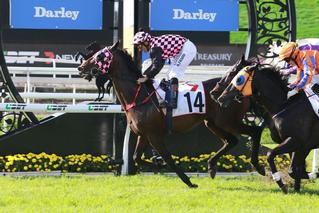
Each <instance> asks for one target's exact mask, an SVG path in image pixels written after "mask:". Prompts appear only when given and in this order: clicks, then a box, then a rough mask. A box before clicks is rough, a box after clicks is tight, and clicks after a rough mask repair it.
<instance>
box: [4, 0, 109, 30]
mask: <svg viewBox="0 0 319 213" xmlns="http://www.w3.org/2000/svg"><path fill="white" fill-rule="evenodd" d="M102 4H103V3H102V0H90V1H88V0H28V1H21V0H10V27H11V28H14V29H64V30H65V29H67V30H68V29H76V30H101V29H102V9H103V7H102Z"/></svg>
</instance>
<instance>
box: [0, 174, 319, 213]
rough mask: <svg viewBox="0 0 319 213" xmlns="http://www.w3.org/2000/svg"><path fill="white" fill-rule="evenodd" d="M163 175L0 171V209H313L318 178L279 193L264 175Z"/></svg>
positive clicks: (318, 205)
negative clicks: (187, 177)
mask: <svg viewBox="0 0 319 213" xmlns="http://www.w3.org/2000/svg"><path fill="white" fill-rule="evenodd" d="M191 179H192V181H193V182H194V183H196V184H198V185H199V188H197V189H190V188H188V187H187V186H186V185H184V184H183V183H182V182H181V181H180V180H179V179H178V178H177V177H174V176H164V175H136V176H120V177H115V176H113V175H98V176H87V175H76V176H66V175H63V176H57V177H52V176H51V177H46V176H43V177H0V184H1V186H0V189H1V193H0V212H121V213H122V212H223V213H225V212H254V213H255V212H289V213H291V212H298V213H299V212H318V210H319V184H318V183H316V182H309V181H307V183H306V184H302V191H301V193H300V194H296V193H293V191H292V189H290V191H289V194H288V195H284V194H283V193H282V192H281V191H280V190H279V189H278V188H277V185H276V184H275V183H274V182H272V181H270V179H269V178H265V177H261V176H246V177H220V176H219V177H216V179H215V180H211V179H210V178H209V177H192V178H191Z"/></svg>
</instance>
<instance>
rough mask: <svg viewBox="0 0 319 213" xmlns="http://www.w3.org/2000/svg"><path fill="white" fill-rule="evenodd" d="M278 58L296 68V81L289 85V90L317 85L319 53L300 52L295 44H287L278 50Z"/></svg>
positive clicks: (315, 51)
mask: <svg viewBox="0 0 319 213" xmlns="http://www.w3.org/2000/svg"><path fill="white" fill-rule="evenodd" d="M279 58H280V59H281V60H285V61H286V62H287V63H289V64H290V65H292V66H296V68H297V76H296V80H295V81H294V82H293V83H291V84H290V85H289V87H290V88H291V89H294V88H296V89H303V88H304V87H305V86H306V85H308V84H315V83H319V75H318V73H319V51H317V50H305V51H301V50H300V49H299V48H298V45H297V44H296V43H295V42H288V43H287V44H286V45H284V46H283V47H282V49H281V50H280V52H279Z"/></svg>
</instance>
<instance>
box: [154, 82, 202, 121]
mask: <svg viewBox="0 0 319 213" xmlns="http://www.w3.org/2000/svg"><path fill="white" fill-rule="evenodd" d="M159 84H160V80H159V79H154V81H153V86H154V88H155V89H156V91H157V94H156V95H157V99H158V101H159V102H161V101H163V100H165V91H164V90H162V89H161V88H160V86H159ZM205 113H206V100H205V90H204V87H203V84H202V82H196V83H187V82H185V83H184V82H183V83H180V84H179V85H178V100H177V108H176V109H173V117H176V116H181V115H187V114H205Z"/></svg>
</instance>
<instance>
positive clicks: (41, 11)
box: [33, 7, 80, 21]
mask: <svg viewBox="0 0 319 213" xmlns="http://www.w3.org/2000/svg"><path fill="white" fill-rule="evenodd" d="M79 14H80V11H76V10H75V11H72V10H66V9H65V8H64V7H60V9H59V10H48V9H46V8H45V7H34V16H33V17H35V18H43V17H46V18H66V19H72V20H73V21H76V20H77V19H78V16H79Z"/></svg>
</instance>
